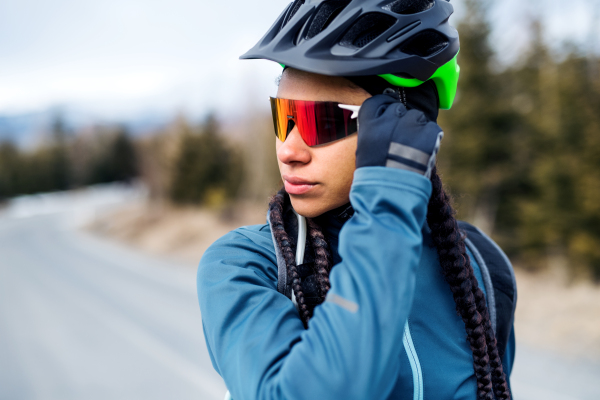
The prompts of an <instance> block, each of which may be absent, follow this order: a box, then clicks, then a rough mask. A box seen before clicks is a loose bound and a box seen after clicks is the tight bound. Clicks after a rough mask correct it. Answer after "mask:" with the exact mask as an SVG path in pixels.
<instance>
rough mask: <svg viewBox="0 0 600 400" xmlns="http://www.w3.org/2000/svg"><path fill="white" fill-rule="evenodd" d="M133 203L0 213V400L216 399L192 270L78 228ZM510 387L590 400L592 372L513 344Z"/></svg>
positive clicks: (119, 195)
mask: <svg viewBox="0 0 600 400" xmlns="http://www.w3.org/2000/svg"><path fill="white" fill-rule="evenodd" d="M140 195H143V193H141V192H140V191H139V190H129V189H126V188H122V187H118V186H106V187H101V188H96V189H93V190H88V191H86V192H80V193H75V194H73V193H66V194H57V195H50V196H42V197H29V198H21V199H18V200H17V201H15V202H13V204H12V205H11V206H10V207H8V208H7V209H5V210H3V211H0V400H21V399H27V400H36V399H44V400H46V399H57V400H58V399H60V400H70V399H77V400H88V399H90V400H91V399H103V400H104V399H128V400H132V399H144V400H152V399H181V400H184V399H222V398H223V394H224V393H225V390H226V389H225V386H224V384H223V382H222V380H221V378H220V377H219V376H218V375H217V374H216V373H215V372H214V370H213V368H212V366H211V363H210V360H209V356H208V353H207V350H206V346H205V344H204V338H203V335H202V325H201V319H200V311H199V307H198V304H197V299H196V291H195V268H194V266H190V265H178V264H176V263H173V262H168V261H165V260H157V259H154V258H152V257H150V256H147V255H144V254H139V253H137V252H134V251H133V250H130V249H127V248H125V247H123V246H120V245H117V244H115V243H111V242H107V241H105V240H101V239H98V238H95V237H92V236H90V235H88V234H85V233H83V232H82V231H81V230H78V229H77V226H78V225H79V224H81V222H82V221H85V220H86V219H87V218H89V217H90V216H91V215H93V214H94V213H97V212H101V211H102V210H105V209H106V208H108V207H111V206H114V205H118V204H120V203H123V202H127V201H130V200H132V199H134V198H136V197H139V196H140ZM512 386H513V392H514V398H515V399H517V400H536V399H544V400H587V399H590V400H591V399H600V363H596V362H591V361H583V360H566V359H564V358H560V357H558V356H556V355H551V354H547V353H544V352H541V351H538V350H535V349H532V348H528V347H524V346H519V344H518V343H517V358H516V364H515V369H514V373H513V375H512ZM430 398H433V397H430Z"/></svg>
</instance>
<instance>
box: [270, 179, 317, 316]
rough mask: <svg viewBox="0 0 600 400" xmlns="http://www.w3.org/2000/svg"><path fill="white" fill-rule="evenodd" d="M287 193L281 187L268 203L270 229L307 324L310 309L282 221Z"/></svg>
mask: <svg viewBox="0 0 600 400" xmlns="http://www.w3.org/2000/svg"><path fill="white" fill-rule="evenodd" d="M286 197H287V193H286V192H285V190H283V189H281V190H280V191H279V192H277V194H276V195H275V196H273V199H272V200H271V202H270V203H269V211H270V212H269V220H270V221H271V230H272V232H273V236H275V240H276V241H277V245H278V246H279V248H280V249H281V253H282V254H283V258H284V260H285V264H286V266H287V271H288V276H289V277H290V278H291V279H292V288H293V289H294V295H295V296H296V301H297V302H298V309H299V310H300V319H301V320H302V322H303V323H304V326H305V327H306V326H308V320H309V319H310V311H309V310H308V307H307V306H306V302H305V301H304V292H303V291H302V286H301V285H300V276H299V275H298V270H297V268H296V257H295V256H294V252H293V251H292V245H291V243H290V238H289V236H288V234H287V233H286V231H285V225H284V223H283V208H284V205H285V198H286Z"/></svg>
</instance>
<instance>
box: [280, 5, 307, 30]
mask: <svg viewBox="0 0 600 400" xmlns="http://www.w3.org/2000/svg"><path fill="white" fill-rule="evenodd" d="M303 5H304V0H295V1H294V2H293V3H292V5H291V6H290V8H289V11H288V12H287V14H286V15H285V18H284V19H283V23H282V24H281V29H283V27H284V26H285V24H287V23H288V22H289V21H290V20H291V19H292V18H293V17H294V15H296V12H298V10H299V9H300V7H302V6H303Z"/></svg>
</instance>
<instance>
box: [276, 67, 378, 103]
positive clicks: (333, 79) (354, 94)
mask: <svg viewBox="0 0 600 400" xmlns="http://www.w3.org/2000/svg"><path fill="white" fill-rule="evenodd" d="M277 97H279V98H282V99H293V100H312V101H335V102H338V103H347V104H362V102H363V101H364V100H365V99H367V98H368V97H370V95H369V93H367V92H366V91H365V90H363V89H362V88H360V87H358V86H356V85H354V84H353V83H352V82H350V81H349V80H347V79H345V78H342V77H339V76H326V75H318V74H313V73H310V72H304V71H299V70H296V69H292V68H286V69H285V71H284V72H283V75H282V76H281V80H280V82H279V88H278V89H277Z"/></svg>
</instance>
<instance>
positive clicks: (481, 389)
mask: <svg viewBox="0 0 600 400" xmlns="http://www.w3.org/2000/svg"><path fill="white" fill-rule="evenodd" d="M431 183H432V189H433V190H432V194H431V198H430V200H429V204H428V206H427V223H428V224H429V227H430V228H431V235H432V239H433V242H434V244H435V247H436V249H437V253H438V256H439V260H440V265H441V267H442V272H443V274H444V278H445V280H446V282H448V284H449V285H450V289H451V291H452V296H453V298H454V302H455V303H456V310H457V312H458V314H459V315H460V317H461V318H462V320H463V322H464V324H465V330H466V333H467V341H468V342H469V345H470V347H471V351H472V353H473V369H474V370H475V377H476V378H477V399H478V400H493V399H494V398H496V399H502V400H508V399H510V391H509V389H508V384H507V381H506V375H505V374H504V371H503V368H502V362H501V359H500V355H499V352H498V346H497V342H496V336H495V333H494V330H493V329H492V324H491V320H490V316H489V311H488V308H487V304H486V300H485V295H484V294H483V292H482V290H481V289H480V288H479V285H478V282H477V279H476V278H475V273H474V272H473V267H472V266H471V262H470V258H469V256H468V254H467V251H466V246H465V236H464V234H463V233H462V232H461V231H460V230H459V229H458V223H457V221H456V219H455V217H454V214H455V211H454V209H453V208H452V205H451V198H450V196H449V195H448V194H447V193H446V192H445V190H444V188H443V187H442V180H441V178H440V176H439V175H438V174H437V168H435V169H434V170H433V172H432V176H431ZM287 202H289V196H288V195H287V193H286V192H285V190H284V189H281V190H280V191H279V192H278V193H277V194H276V195H275V196H273V198H272V199H271V202H270V204H269V210H270V214H269V215H270V221H271V229H272V231H273V236H274V237H275V240H276V242H277V246H278V247H279V249H281V253H282V254H283V258H284V260H285V263H286V266H287V271H288V276H289V279H290V280H291V282H292V288H293V290H294V293H295V296H296V301H297V303H298V310H299V312H300V319H301V320H302V322H303V323H304V326H305V327H307V326H308V320H309V319H310V318H311V316H312V309H311V307H309V305H308V304H307V302H306V299H305V293H304V290H303V287H302V283H301V279H300V276H299V274H298V269H297V265H296V260H295V257H294V251H293V250H292V244H291V242H290V238H289V236H288V234H287V233H286V231H285V226H284V222H283V210H284V208H285V206H286V204H287ZM307 225H308V237H309V243H310V245H311V246H312V248H313V250H314V253H315V261H314V273H315V275H316V279H317V282H318V292H319V293H318V295H319V300H320V303H322V302H323V301H325V296H326V295H327V292H328V291H329V288H330V287H331V284H330V281H329V273H330V271H331V267H332V260H331V253H330V250H329V245H328V243H327V240H326V239H325V236H324V235H323V231H322V229H321V227H320V226H319V224H318V223H317V222H316V221H315V220H314V219H310V218H307Z"/></svg>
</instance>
